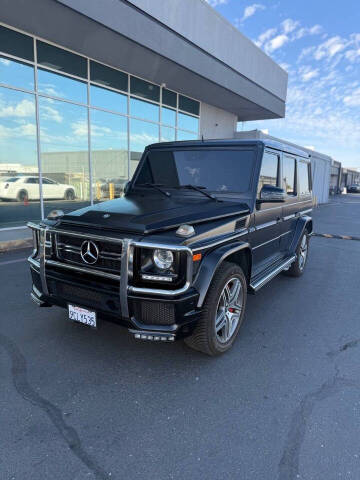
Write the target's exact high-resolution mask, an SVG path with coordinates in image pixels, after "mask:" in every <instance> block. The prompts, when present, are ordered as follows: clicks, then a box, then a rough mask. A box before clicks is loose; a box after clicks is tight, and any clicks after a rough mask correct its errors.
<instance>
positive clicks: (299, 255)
mask: <svg viewBox="0 0 360 480" xmlns="http://www.w3.org/2000/svg"><path fill="white" fill-rule="evenodd" d="M309 240H310V237H309V235H308V233H307V232H305V233H304V234H303V235H302V237H301V239H300V241H299V244H298V246H297V248H296V260H295V262H294V263H292V265H291V267H290V268H289V270H285V271H284V274H285V275H288V276H289V277H301V275H302V274H303V273H304V270H305V267H306V263H307V259H308V256H309Z"/></svg>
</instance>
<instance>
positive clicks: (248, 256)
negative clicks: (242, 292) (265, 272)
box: [193, 242, 252, 308]
mask: <svg viewBox="0 0 360 480" xmlns="http://www.w3.org/2000/svg"><path fill="white" fill-rule="evenodd" d="M224 261H226V262H233V263H235V264H237V265H239V266H240V267H241V268H242V270H243V272H244V275H245V277H246V279H247V281H248V283H249V281H250V277H251V267H252V252H251V247H250V245H249V243H247V242H241V243H238V242H237V243H230V244H227V245H224V246H221V247H219V248H217V249H216V250H213V251H212V252H210V253H209V254H207V255H206V256H205V257H204V259H203V261H202V262H201V265H200V268H199V271H198V273H197V275H196V278H195V281H194V283H193V287H194V288H195V289H196V290H197V291H198V292H199V294H200V295H199V300H198V303H197V307H199V308H201V307H202V305H203V303H204V300H205V297H206V294H207V292H208V290H209V287H210V285H211V282H212V280H213V278H214V275H215V273H216V271H217V269H218V268H219V267H220V265H221V264H222V263H223V262H224Z"/></svg>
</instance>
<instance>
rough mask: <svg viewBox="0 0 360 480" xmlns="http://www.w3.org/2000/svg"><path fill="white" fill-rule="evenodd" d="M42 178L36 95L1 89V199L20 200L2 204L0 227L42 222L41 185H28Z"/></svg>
mask: <svg viewBox="0 0 360 480" xmlns="http://www.w3.org/2000/svg"><path fill="white" fill-rule="evenodd" d="M38 174H39V172H38V162H37V142H36V120H35V98H34V95H32V94H28V93H22V92H16V91H14V90H10V89H8V88H2V87H0V198H2V199H4V198H5V199H8V200H18V201H17V202H12V203H9V202H0V227H6V226H8V227H12V226H18V225H24V224H25V223H26V222H28V221H30V220H33V221H37V220H39V219H40V202H39V198H40V193H39V185H36V184H35V185H27V184H26V183H25V176H26V175H28V176H36V177H37V176H38ZM8 179H11V181H9V182H6V181H4V180H8ZM6 185H8V186H6ZM25 197H27V199H28V200H29V202H26V201H24V200H25Z"/></svg>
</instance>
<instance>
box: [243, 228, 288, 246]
mask: <svg viewBox="0 0 360 480" xmlns="http://www.w3.org/2000/svg"><path fill="white" fill-rule="evenodd" d="M288 233H291V230H288V231H287V232H285V233H282V234H281V235H278V236H277V237H274V238H271V239H270V240H268V241H267V242H264V243H260V245H256V247H253V248H252V249H253V250H256V249H257V248H259V247H262V246H263V245H266V244H267V243H270V242H273V241H274V240H278V239H279V238H281V237H283V236H285V235H287V234H288Z"/></svg>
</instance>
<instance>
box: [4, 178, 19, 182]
mask: <svg viewBox="0 0 360 480" xmlns="http://www.w3.org/2000/svg"><path fill="white" fill-rule="evenodd" d="M18 180H20V177H12V178H8V179H7V180H6V182H11V183H12V182H17V181H18Z"/></svg>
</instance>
